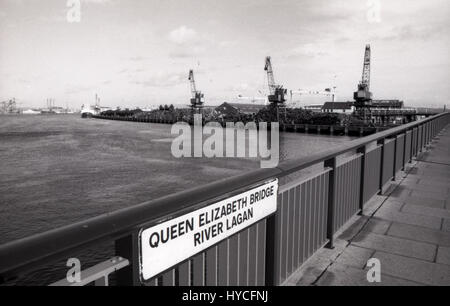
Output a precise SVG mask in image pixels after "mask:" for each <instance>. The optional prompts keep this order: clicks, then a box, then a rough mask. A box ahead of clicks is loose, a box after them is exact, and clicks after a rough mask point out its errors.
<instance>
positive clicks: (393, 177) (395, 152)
mask: <svg viewBox="0 0 450 306" xmlns="http://www.w3.org/2000/svg"><path fill="white" fill-rule="evenodd" d="M394 139H395V140H394V162H393V165H394V168H393V169H392V180H393V181H395V175H396V174H397V171H396V169H397V142H398V135H395V136H394Z"/></svg>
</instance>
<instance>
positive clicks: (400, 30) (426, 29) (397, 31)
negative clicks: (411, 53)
mask: <svg viewBox="0 0 450 306" xmlns="http://www.w3.org/2000/svg"><path fill="white" fill-rule="evenodd" d="M440 35H442V36H445V35H446V28H445V26H439V25H421V26H419V25H417V26H414V25H405V26H400V27H394V28H391V29H389V31H386V34H378V35H374V36H373V39H379V40H385V41H397V40H400V41H403V40H415V39H417V40H428V39H432V38H435V37H439V36H440Z"/></svg>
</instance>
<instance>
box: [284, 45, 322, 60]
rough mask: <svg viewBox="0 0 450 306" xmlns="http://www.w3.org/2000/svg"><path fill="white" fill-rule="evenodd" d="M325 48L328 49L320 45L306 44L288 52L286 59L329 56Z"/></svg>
mask: <svg viewBox="0 0 450 306" xmlns="http://www.w3.org/2000/svg"><path fill="white" fill-rule="evenodd" d="M327 48H329V47H325V46H322V45H321V44H313V43H308V44H304V45H300V46H298V47H295V48H293V49H291V50H290V52H288V56H287V57H288V58H296V57H309V58H315V57H321V56H325V55H328V54H329V52H327V51H325V50H327Z"/></svg>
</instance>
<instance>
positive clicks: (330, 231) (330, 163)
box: [324, 156, 336, 249]
mask: <svg viewBox="0 0 450 306" xmlns="http://www.w3.org/2000/svg"><path fill="white" fill-rule="evenodd" d="M324 166H325V168H331V171H330V174H329V175H330V176H329V184H328V214H327V238H328V243H327V245H326V246H325V247H326V248H329V249H334V211H335V198H336V196H335V194H336V188H335V187H336V156H335V157H333V158H331V159H328V160H326V161H325V162H324Z"/></svg>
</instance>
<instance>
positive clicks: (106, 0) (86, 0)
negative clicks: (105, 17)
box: [81, 0, 112, 4]
mask: <svg viewBox="0 0 450 306" xmlns="http://www.w3.org/2000/svg"><path fill="white" fill-rule="evenodd" d="M111 2H112V0H81V4H83V3H93V4H107V3H111Z"/></svg>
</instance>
